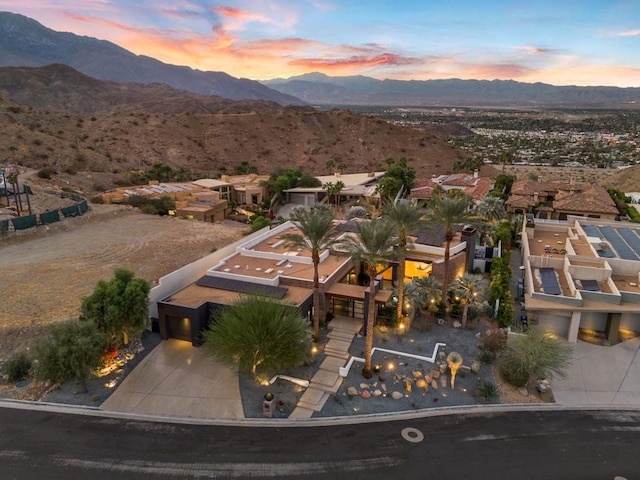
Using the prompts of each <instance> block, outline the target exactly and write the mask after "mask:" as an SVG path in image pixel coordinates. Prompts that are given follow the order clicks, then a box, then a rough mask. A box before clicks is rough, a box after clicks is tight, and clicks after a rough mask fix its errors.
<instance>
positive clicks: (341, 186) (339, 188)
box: [333, 180, 346, 207]
mask: <svg viewBox="0 0 640 480" xmlns="http://www.w3.org/2000/svg"><path fill="white" fill-rule="evenodd" d="M345 186H346V185H345V184H344V182H343V181H341V180H338V181H337V182H336V183H335V185H334V186H333V188H334V191H333V193H334V195H335V196H336V207H339V206H340V192H342V190H344V187H345Z"/></svg>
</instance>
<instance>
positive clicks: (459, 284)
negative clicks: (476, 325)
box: [451, 273, 489, 328]
mask: <svg viewBox="0 0 640 480" xmlns="http://www.w3.org/2000/svg"><path fill="white" fill-rule="evenodd" d="M451 291H452V292H453V294H454V295H455V297H456V299H458V300H459V301H460V302H462V304H463V305H464V310H463V313H462V327H463V328H465V327H466V326H467V318H468V315H469V309H470V308H478V307H480V306H482V305H483V304H485V303H486V301H487V296H488V294H489V282H488V281H487V279H486V278H484V277H483V276H482V275H480V274H473V273H465V274H464V275H462V276H461V277H459V278H457V279H455V280H454V281H453V282H451Z"/></svg>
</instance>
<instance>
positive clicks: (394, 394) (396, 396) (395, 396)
mask: <svg viewBox="0 0 640 480" xmlns="http://www.w3.org/2000/svg"><path fill="white" fill-rule="evenodd" d="M391 398H393V399H394V400H400V399H401V398H404V395H403V394H402V393H400V392H398V391H395V392H391Z"/></svg>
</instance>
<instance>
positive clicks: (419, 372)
mask: <svg viewBox="0 0 640 480" xmlns="http://www.w3.org/2000/svg"><path fill="white" fill-rule="evenodd" d="M420 377H422V372H421V371H420V370H417V371H415V372H413V378H420Z"/></svg>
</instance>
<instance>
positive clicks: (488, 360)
mask: <svg viewBox="0 0 640 480" xmlns="http://www.w3.org/2000/svg"><path fill="white" fill-rule="evenodd" d="M478 359H479V360H480V361H481V362H482V363H484V364H485V365H490V364H492V363H493V362H495V360H496V354H495V353H493V352H490V351H489V350H480V352H479V353H478Z"/></svg>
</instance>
